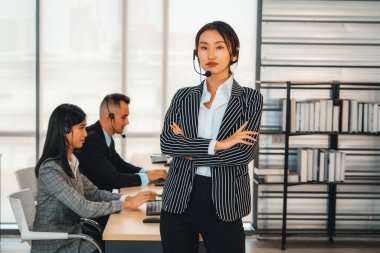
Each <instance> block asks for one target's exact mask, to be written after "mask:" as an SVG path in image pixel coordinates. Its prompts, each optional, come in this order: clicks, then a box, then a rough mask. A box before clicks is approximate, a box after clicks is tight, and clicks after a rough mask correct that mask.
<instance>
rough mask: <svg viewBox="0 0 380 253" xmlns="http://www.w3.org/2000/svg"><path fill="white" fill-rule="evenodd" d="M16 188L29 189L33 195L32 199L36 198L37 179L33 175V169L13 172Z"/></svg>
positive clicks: (28, 168)
mask: <svg viewBox="0 0 380 253" xmlns="http://www.w3.org/2000/svg"><path fill="white" fill-rule="evenodd" d="M15 175H16V178H17V183H18V187H19V189H20V190H22V189H30V190H31V191H32V194H33V199H34V200H36V197H37V179H36V176H35V175H34V167H27V168H24V169H19V170H16V171H15Z"/></svg>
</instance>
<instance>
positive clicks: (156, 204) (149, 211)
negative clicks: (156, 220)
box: [146, 200, 162, 216]
mask: <svg viewBox="0 0 380 253" xmlns="http://www.w3.org/2000/svg"><path fill="white" fill-rule="evenodd" d="M161 204H162V202H161V200H156V201H150V202H147V203H146V215H147V216H151V215H160V214H161Z"/></svg>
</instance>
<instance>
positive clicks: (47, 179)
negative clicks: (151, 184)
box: [31, 160, 122, 253]
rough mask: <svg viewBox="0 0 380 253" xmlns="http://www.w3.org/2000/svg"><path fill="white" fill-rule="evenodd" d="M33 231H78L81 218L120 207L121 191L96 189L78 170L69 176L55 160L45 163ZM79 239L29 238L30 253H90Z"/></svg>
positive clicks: (117, 209) (89, 249) (105, 212)
mask: <svg viewBox="0 0 380 253" xmlns="http://www.w3.org/2000/svg"><path fill="white" fill-rule="evenodd" d="M37 182H38V183H37V206H36V216H35V220H34V224H33V230H34V231H42V232H66V233H69V234H77V233H81V232H82V231H81V226H80V220H79V219H80V217H85V218H93V217H99V216H103V215H107V214H110V213H114V212H118V211H120V210H121V209H122V203H121V201H119V199H120V197H121V194H115V193H111V192H108V191H102V190H98V188H96V186H94V185H93V184H92V183H91V182H90V181H89V180H88V179H87V178H86V177H85V176H83V175H82V174H81V173H80V172H79V170H78V171H77V172H76V178H70V177H68V176H67V175H66V173H65V172H64V171H63V169H62V168H61V166H60V165H59V164H58V163H57V162H56V161H54V160H47V161H46V162H44V163H43V164H42V165H41V167H40V170H39V176H38V181H37ZM94 250H95V248H94V246H93V245H91V244H90V243H89V242H86V241H81V240H78V239H68V240H44V241H42V240H41V241H40V240H36V241H32V250H31V252H39V253H43V252H46V253H48V252H49V253H50V252H93V251H94Z"/></svg>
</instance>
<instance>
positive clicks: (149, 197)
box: [123, 191, 157, 209]
mask: <svg viewBox="0 0 380 253" xmlns="http://www.w3.org/2000/svg"><path fill="white" fill-rule="evenodd" d="M156 197H157V193H155V192H152V191H144V192H139V193H138V194H137V195H135V196H128V197H127V199H126V200H125V201H124V205H123V207H124V209H135V208H137V207H139V206H141V205H142V204H144V203H145V202H148V201H153V200H155V199H156Z"/></svg>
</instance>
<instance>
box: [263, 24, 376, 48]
mask: <svg viewBox="0 0 380 253" xmlns="http://www.w3.org/2000/svg"><path fill="white" fill-rule="evenodd" d="M262 25H263V26H262V42H263V43H291V42H295V43H328V44H339V43H342V44H344V43H350V44H352V43H354V44H379V43H380V24H373V23H368V24H362V23H361V24H357V23H332V22H331V23H314V22H263V24H262Z"/></svg>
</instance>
